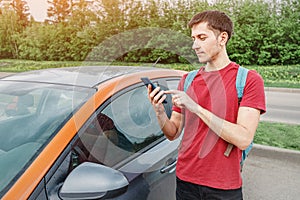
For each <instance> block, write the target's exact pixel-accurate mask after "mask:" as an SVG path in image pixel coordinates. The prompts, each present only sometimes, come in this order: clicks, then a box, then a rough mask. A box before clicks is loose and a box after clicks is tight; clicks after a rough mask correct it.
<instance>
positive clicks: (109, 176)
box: [59, 162, 129, 200]
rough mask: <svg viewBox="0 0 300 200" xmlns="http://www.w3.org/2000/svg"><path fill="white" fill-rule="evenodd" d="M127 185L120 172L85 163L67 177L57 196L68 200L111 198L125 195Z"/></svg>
mask: <svg viewBox="0 0 300 200" xmlns="http://www.w3.org/2000/svg"><path fill="white" fill-rule="evenodd" d="M128 184H129V183H128V180H127V179H126V177H125V176H124V175H123V174H122V173H121V172H119V171H117V170H114V169H112V168H109V167H106V166H103V165H100V164H96V163H91V162H85V163H82V164H80V165H79V166H78V167H76V168H75V169H74V170H73V171H72V172H71V173H70V174H69V175H68V177H67V178H66V180H65V182H64V184H63V186H62V188H61V189H60V191H59V196H60V197H61V198H62V199H68V200H71V199H99V198H104V197H105V198H112V197H115V196H119V195H121V194H123V193H125V192H126V190H127V187H128Z"/></svg>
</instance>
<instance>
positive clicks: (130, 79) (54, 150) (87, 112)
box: [3, 67, 185, 200]
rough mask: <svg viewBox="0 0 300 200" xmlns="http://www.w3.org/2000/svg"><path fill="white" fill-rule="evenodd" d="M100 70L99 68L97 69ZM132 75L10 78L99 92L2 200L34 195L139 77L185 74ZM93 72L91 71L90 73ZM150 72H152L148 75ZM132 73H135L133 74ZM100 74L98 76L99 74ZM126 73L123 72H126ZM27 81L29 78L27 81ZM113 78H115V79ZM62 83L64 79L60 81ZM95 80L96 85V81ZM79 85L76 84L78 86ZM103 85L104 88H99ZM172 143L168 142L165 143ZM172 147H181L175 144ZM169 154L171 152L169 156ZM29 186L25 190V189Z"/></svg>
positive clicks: (41, 73)
mask: <svg viewBox="0 0 300 200" xmlns="http://www.w3.org/2000/svg"><path fill="white" fill-rule="evenodd" d="M98 68H99V67H98ZM110 68H112V67H107V68H103V69H101V70H102V71H101V70H100V71H101V72H100V73H104V72H105V70H108V69H110ZM129 69H130V70H129V73H128V74H125V75H121V74H122V73H121V72H119V70H121V71H124V68H122V67H121V68H119V67H117V73H116V74H114V73H113V70H112V71H110V72H109V74H110V75H109V76H101V78H99V75H96V76H95V74H96V71H95V70H96V68H95V67H90V68H89V67H82V68H79V69H78V68H69V69H61V70H62V71H63V72H64V73H62V74H60V72H61V71H60V70H58V69H55V70H54V71H52V72H50V74H52V75H51V76H53V75H54V76H61V75H63V76H65V77H67V76H70V73H71V72H70V71H69V70H71V71H75V72H78V71H84V72H85V73H86V72H88V73H87V74H90V73H92V76H90V78H91V77H93V78H92V79H93V80H91V81H87V82H84V79H85V78H88V77H89V76H86V75H84V76H83V77H78V76H81V75H78V74H77V75H76V73H75V75H73V76H72V78H71V79H64V81H57V80H55V79H49V80H48V78H46V77H47V76H48V75H49V74H48V73H49V72H45V71H36V72H31V73H32V75H30V76H29V75H28V74H30V73H25V74H24V75H22V74H20V75H16V76H9V77H6V78H4V79H3V80H15V81H30V82H47V83H51V82H53V83H55V82H58V83H59V84H74V80H75V84H74V85H79V86H82V87H95V88H97V90H98V91H97V92H96V93H95V95H94V96H93V97H92V98H90V99H89V100H88V101H87V102H86V103H85V104H84V105H83V106H82V107H81V108H80V109H79V110H78V111H77V112H76V113H75V114H74V115H73V116H72V117H71V118H70V120H69V121H68V122H67V123H66V124H65V125H64V126H63V127H62V128H61V130H60V131H59V132H58V133H57V134H56V136H55V137H54V138H53V139H52V141H51V142H50V143H49V144H48V145H47V146H46V147H45V148H44V150H43V151H42V152H41V153H40V155H39V156H38V157H37V158H36V159H35V161H34V162H33V163H32V164H31V166H30V167H28V169H27V170H26V171H25V172H24V173H23V175H22V176H21V177H20V178H19V179H18V181H16V182H15V184H14V185H13V186H12V187H11V188H10V190H9V191H8V192H7V193H6V194H5V195H4V196H3V200H6V199H7V200H10V199H27V198H28V197H29V196H30V194H31V193H32V192H33V191H34V189H35V188H36V187H37V185H38V184H39V183H40V182H41V181H42V179H43V177H44V176H45V175H46V173H47V172H48V171H49V170H50V168H51V166H52V165H53V164H54V162H55V161H56V160H57V159H58V157H59V156H60V154H61V153H62V152H63V151H64V149H65V148H66V147H67V146H68V144H69V143H70V141H72V139H73V138H74V136H75V134H76V133H77V132H78V130H79V129H80V128H81V127H82V125H83V124H84V123H85V122H86V121H87V120H88V118H89V117H90V116H91V115H92V114H93V113H94V112H95V110H96V109H97V108H98V107H99V106H100V105H101V104H102V103H104V102H105V101H106V100H107V99H108V98H110V97H111V96H113V95H114V93H116V92H118V91H121V90H122V89H124V88H126V87H130V86H131V85H133V84H137V83H140V82H141V81H140V77H143V76H148V77H149V78H150V79H152V78H164V77H174V78H175V77H176V78H179V77H181V76H182V75H183V74H184V73H185V72H183V71H175V70H164V69H144V68H143V69H141V68H136V69H135V68H134V67H133V68H129ZM89 70H90V71H89ZM149 70H151V72H150V73H149ZM133 71H134V72H135V73H133ZM98 73H99V72H98ZM123 73H124V72H123ZM27 77H28V78H27ZM112 77H114V78H112ZM81 79H82V80H81ZM59 80H61V77H60V78H59ZM95 80H96V81H95ZM76 81H77V82H76ZM99 83H101V84H99ZM165 142H169V141H165ZM173 145H178V144H177V143H174V144H173ZM169 153H170V152H169ZM130 165H133V163H131V164H128V165H126V166H123V168H121V171H128V169H127V168H126V167H128V166H130ZM25 186H26V187H25Z"/></svg>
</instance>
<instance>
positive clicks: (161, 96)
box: [148, 85, 167, 116]
mask: <svg viewBox="0 0 300 200" xmlns="http://www.w3.org/2000/svg"><path fill="white" fill-rule="evenodd" d="M148 98H149V100H150V103H151V104H152V106H153V108H154V111H155V112H156V115H157V116H159V115H161V114H163V113H164V112H165V108H164V106H163V104H162V102H163V101H164V100H165V99H166V98H167V96H166V95H165V91H164V90H161V91H160V87H156V88H155V89H154V90H153V91H152V87H151V85H148Z"/></svg>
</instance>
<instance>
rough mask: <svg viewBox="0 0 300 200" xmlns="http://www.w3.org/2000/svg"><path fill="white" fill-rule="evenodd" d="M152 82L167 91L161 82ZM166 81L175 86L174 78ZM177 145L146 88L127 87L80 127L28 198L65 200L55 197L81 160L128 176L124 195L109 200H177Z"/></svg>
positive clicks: (170, 104)
mask: <svg viewBox="0 0 300 200" xmlns="http://www.w3.org/2000/svg"><path fill="white" fill-rule="evenodd" d="M174 81H175V82H174ZM173 82H174V84H173ZM154 83H155V84H159V85H160V86H161V87H162V88H164V89H167V81H166V80H165V79H161V80H155V81H154ZM168 83H172V84H173V85H176V84H177V83H178V80H172V81H171V82H168ZM172 84H170V85H171V86H172V87H173V85H172ZM172 89H175V88H174V87H173V88H172ZM167 100H168V103H167V104H165V109H166V112H167V113H168V115H169V116H170V114H171V106H172V102H171V97H170V96H168V99H167ZM179 142H180V141H179V140H175V141H172V142H171V141H169V140H167V139H166V138H165V137H164V135H163V133H162V132H161V130H160V127H159V125H158V123H157V120H156V116H155V112H154V110H153V108H152V105H151V104H150V102H149V100H148V99H147V90H146V88H145V87H144V85H143V84H142V83H139V84H136V85H134V86H131V87H129V88H125V89H124V90H122V91H121V92H118V93H117V94H115V95H114V96H113V97H112V98H111V99H109V100H107V101H106V102H105V103H104V104H102V105H101V106H100V107H99V108H98V109H97V110H96V112H95V113H94V114H93V115H92V116H91V117H90V118H89V120H88V121H87V122H86V123H85V124H84V125H83V126H82V127H81V128H80V130H79V131H78V134H77V135H76V137H75V138H74V139H73V140H72V141H71V143H70V144H69V146H68V147H66V149H65V151H64V152H63V153H62V155H61V156H60V157H59V158H58V159H57V161H56V163H55V165H54V166H53V167H52V168H51V169H50V170H49V172H48V173H47V175H46V176H45V177H44V179H43V180H42V181H41V183H40V184H39V187H38V188H37V190H36V191H35V192H34V194H33V195H32V196H31V197H30V199H45V197H47V198H48V199H51V200H52V199H63V198H62V196H61V195H60V194H59V193H60V191H61V188H62V187H63V186H64V182H66V178H67V177H68V176H70V174H72V172H73V171H75V170H74V169H76V168H77V169H78V168H79V167H78V166H80V165H81V164H82V163H85V162H92V163H97V164H99V165H103V166H106V167H108V168H111V169H114V170H117V171H118V172H121V173H122V174H123V175H124V176H125V177H126V179H127V180H128V182H129V185H128V188H127V190H126V192H125V193H123V192H122V193H123V194H121V193H120V194H118V195H114V196H110V199H123V200H126V199H148V200H151V199H155V200H157V199H168V200H169V199H175V173H174V171H175V167H176V158H177V147H178V145H179ZM99 181H100V182H101V180H99ZM77 182H79V183H80V184H83V185H84V184H88V183H81V182H80V180H78V181H77ZM102 199H105V196H104V198H102Z"/></svg>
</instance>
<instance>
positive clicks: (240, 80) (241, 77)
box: [235, 66, 249, 103]
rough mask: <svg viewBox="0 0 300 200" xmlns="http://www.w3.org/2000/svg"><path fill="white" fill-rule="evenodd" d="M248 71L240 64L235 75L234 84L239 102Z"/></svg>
mask: <svg viewBox="0 0 300 200" xmlns="http://www.w3.org/2000/svg"><path fill="white" fill-rule="evenodd" d="M248 71H249V70H248V69H246V68H244V67H242V66H240V67H239V69H238V73H237V75H236V82H235V86H236V91H237V95H238V99H239V103H240V102H241V100H242V97H243V93H244V87H245V85H246V80H247V75H248Z"/></svg>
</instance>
